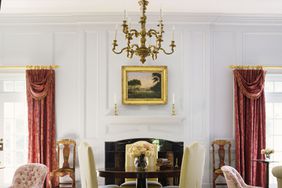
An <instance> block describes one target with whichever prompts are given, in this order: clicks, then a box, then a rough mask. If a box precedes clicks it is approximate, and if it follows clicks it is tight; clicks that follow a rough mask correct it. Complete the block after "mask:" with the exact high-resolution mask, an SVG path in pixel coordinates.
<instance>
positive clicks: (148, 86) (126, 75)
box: [122, 66, 167, 105]
mask: <svg viewBox="0 0 282 188" xmlns="http://www.w3.org/2000/svg"><path fill="white" fill-rule="evenodd" d="M122 103H123V104H128V105H157V104H166V103H167V66H122Z"/></svg>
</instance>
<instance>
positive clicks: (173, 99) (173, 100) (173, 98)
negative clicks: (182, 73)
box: [172, 93, 175, 104]
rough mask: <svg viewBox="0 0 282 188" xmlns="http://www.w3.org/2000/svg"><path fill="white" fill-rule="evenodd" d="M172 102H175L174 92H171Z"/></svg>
mask: <svg viewBox="0 0 282 188" xmlns="http://www.w3.org/2000/svg"><path fill="white" fill-rule="evenodd" d="M172 104H175V94H174V93H173V94H172Z"/></svg>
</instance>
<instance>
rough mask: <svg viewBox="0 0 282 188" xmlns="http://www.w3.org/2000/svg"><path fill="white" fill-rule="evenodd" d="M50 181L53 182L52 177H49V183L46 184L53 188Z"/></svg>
mask: <svg viewBox="0 0 282 188" xmlns="http://www.w3.org/2000/svg"><path fill="white" fill-rule="evenodd" d="M52 180H53V176H50V177H49V182H48V183H49V187H50V188H52V187H53V184H52Z"/></svg>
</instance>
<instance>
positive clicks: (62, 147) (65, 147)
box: [57, 139, 76, 170]
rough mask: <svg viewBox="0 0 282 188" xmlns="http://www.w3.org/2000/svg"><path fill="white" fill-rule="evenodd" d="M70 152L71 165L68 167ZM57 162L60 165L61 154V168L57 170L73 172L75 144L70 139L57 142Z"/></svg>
mask: <svg viewBox="0 0 282 188" xmlns="http://www.w3.org/2000/svg"><path fill="white" fill-rule="evenodd" d="M71 150H72V155H73V156H72V159H73V162H72V165H70V153H71ZM57 152H58V162H59V163H60V160H61V158H60V157H61V154H62V155H63V156H62V157H63V166H62V167H60V166H59V168H63V169H65V168H66V169H73V170H75V161H76V142H75V141H74V140H72V139H62V140H59V141H57Z"/></svg>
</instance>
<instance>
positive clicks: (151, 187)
mask: <svg viewBox="0 0 282 188" xmlns="http://www.w3.org/2000/svg"><path fill="white" fill-rule="evenodd" d="M138 143H145V144H149V145H152V146H153V148H154V152H153V153H154V155H152V156H149V157H148V168H151V169H154V168H156V165H157V159H158V147H157V145H156V144H151V143H149V142H146V141H142V140H141V141H137V142H135V143H133V144H138ZM131 146H132V144H126V146H125V169H126V170H129V169H132V168H135V167H134V157H132V156H131V155H130V153H129V149H130V147H131ZM147 185H148V187H147V188H161V187H162V184H160V183H159V182H158V178H148V180H147ZM121 187H122V188H135V187H136V179H132V178H126V179H125V182H124V183H123V184H121Z"/></svg>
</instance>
